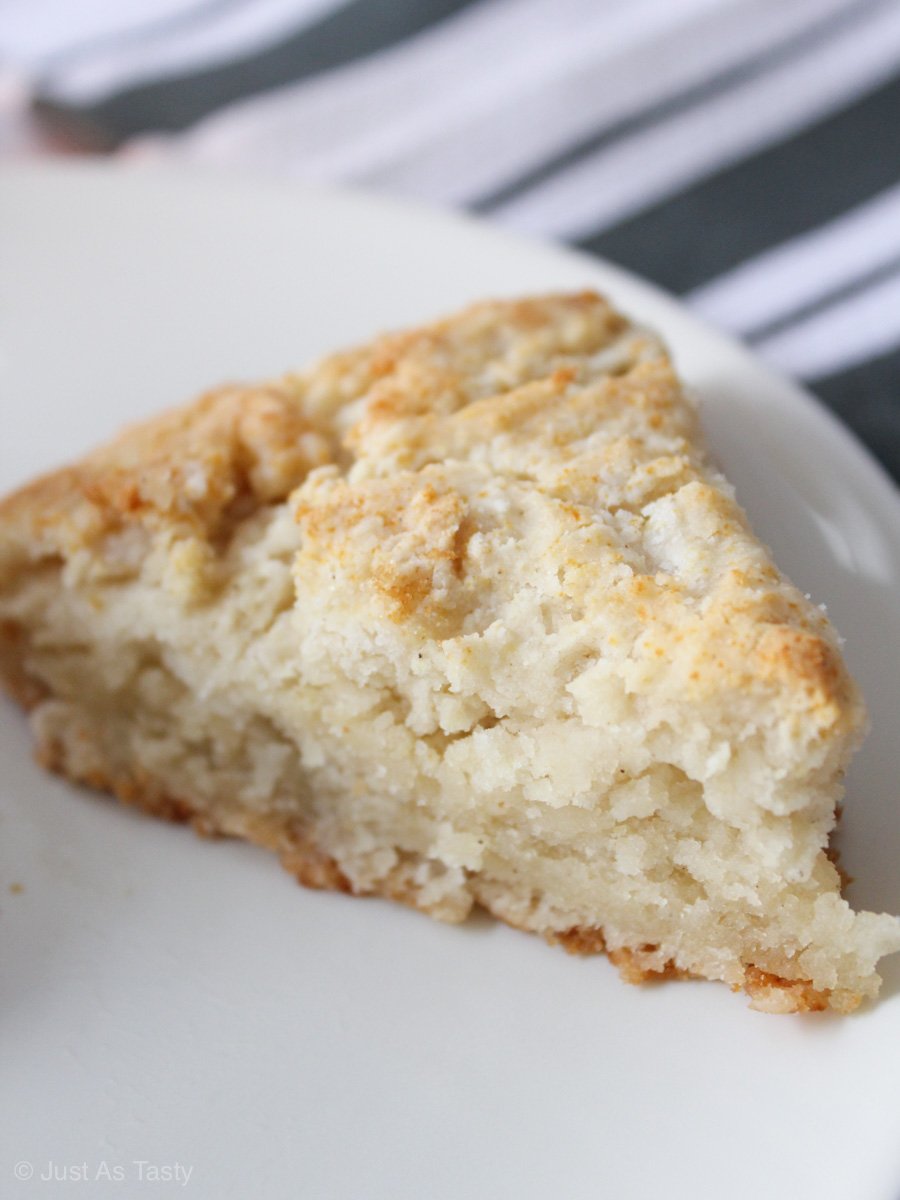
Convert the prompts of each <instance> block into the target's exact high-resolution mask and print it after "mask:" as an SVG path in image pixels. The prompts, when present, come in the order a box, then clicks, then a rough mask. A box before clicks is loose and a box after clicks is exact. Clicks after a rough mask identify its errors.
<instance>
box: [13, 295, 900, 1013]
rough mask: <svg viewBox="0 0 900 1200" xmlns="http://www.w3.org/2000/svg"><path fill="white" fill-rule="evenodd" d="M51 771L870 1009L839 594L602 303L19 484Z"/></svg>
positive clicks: (393, 886)
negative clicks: (773, 555)
mask: <svg viewBox="0 0 900 1200" xmlns="http://www.w3.org/2000/svg"><path fill="white" fill-rule="evenodd" d="M0 628H2V638H3V641H2V671H3V675H4V677H5V681H6V684H7V686H8V687H9V689H10V690H11V692H12V694H13V695H14V696H16V697H17V698H18V699H19V700H20V701H21V702H22V703H23V704H24V705H25V706H26V707H27V708H28V709H29V710H30V712H31V722H32V726H33V729H34V734H35V737H36V739H37V745H38V752H39V755H40V758H41V760H42V761H43V762H44V763H45V764H46V765H47V766H48V767H50V768H52V769H54V770H57V771H60V772H62V773H64V774H66V775H68V776H70V777H71V778H72V779H75V780H78V781H81V782H84V783H87V784H89V785H91V786H94V787H97V788H103V789H108V790H109V791H112V792H114V793H115V794H116V795H117V796H118V797H119V798H120V799H122V800H124V801H126V802H128V803H133V804H138V805H141V806H142V807H144V808H146V809H148V810H150V811H151V812H154V813H158V814H160V815H162V816H166V817H175V818H179V819H189V820H191V821H192V822H193V823H194V825H195V826H196V827H197V828H198V829H199V830H200V831H202V832H207V833H220V834H229V835H236V836H239V837H243V838H247V839H249V840H250V841H253V842H257V843H260V844H262V845H264V846H268V847H271V848H272V849H273V850H275V851H276V852H277V853H278V854H279V855H280V856H281V858H282V860H283V862H284V864H285V865H286V866H287V867H288V869H289V870H291V871H292V872H294V873H295V874H296V875H297V877H298V878H299V879H300V881H301V882H303V883H305V884H308V885H311V886H314V887H333V888H340V889H342V890H345V891H351V892H354V893H358V894H378V895H385V896H391V897H394V898H396V899H400V900H403V901H405V902H407V903H409V904H412V905H415V906H416V907H418V908H420V909H422V910H424V911H426V912H429V913H431V914H432V915H434V916H436V917H440V918H441V919H444V920H449V921H458V920H462V919H463V918H464V917H465V916H466V914H467V913H468V912H469V911H470V909H471V908H472V906H473V904H479V905H482V906H484V907H485V908H487V909H489V910H490V911H491V912H492V913H494V914H496V915H497V916H498V917H500V918H502V919H503V920H504V921H507V922H509V923H510V924H512V925H515V926H518V927H520V928H522V929H527V930H533V931H535V932H537V933H540V934H542V935H543V936H544V937H546V938H547V939H549V940H550V941H552V942H560V943H562V944H563V945H565V946H566V947H568V948H569V949H572V950H576V951H599V950H603V949H605V950H606V951H607V952H608V954H609V956H610V958H611V959H612V960H613V961H614V962H615V963H617V964H618V966H619V967H620V969H621V971H622V973H623V975H625V977H626V978H628V979H631V980H638V979H643V978H648V977H654V976H664V975H693V976H703V977H706V978H709V979H718V980H723V981H725V982H726V983H728V984H730V985H732V986H733V987H735V988H741V987H743V988H744V989H745V990H746V991H748V992H749V993H750V995H751V997H752V998H753V1003H754V1004H755V1005H756V1007H758V1008H762V1009H765V1010H768V1011H777V1012H789V1011H803V1010H812V1009H821V1008H825V1007H828V1006H830V1007H831V1008H833V1009H836V1010H838V1011H841V1012H846V1011H849V1010H850V1009H852V1008H854V1007H855V1006H856V1005H857V1004H858V1003H859V1001H860V999H861V998H863V997H871V996H874V995H875V994H876V992H877V990H878V984H879V979H878V976H877V974H876V964H877V961H878V959H879V958H880V957H881V956H882V955H884V954H886V953H889V952H891V951H895V950H897V949H900V922H898V920H897V919H896V918H894V917H890V916H883V915H875V914H872V913H866V912H862V913H854V912H853V911H852V910H851V909H850V907H849V905H848V904H847V902H846V901H845V900H844V899H843V898H842V896H841V881H840V877H839V873H838V871H837V870H836V868H835V866H834V865H833V864H832V862H831V861H830V859H829V847H828V839H829V834H830V833H831V831H832V829H833V827H834V824H835V812H836V806H837V804H838V801H839V800H840V797H841V793H842V782H841V781H842V774H843V771H844V768H845V767H846V764H847V761H848V758H849V757H850V755H851V753H852V752H853V750H854V749H855V747H856V746H857V744H858V742H859V740H860V737H861V733H862V730H863V726H864V721H865V717H864V709H863V704H862V701H861V699H860V696H859V693H858V691H857V689H856V687H855V685H854V683H853V681H852V680H851V678H850V677H849V675H848V673H847V671H846V669H845V667H844V664H843V662H842V659H841V654H840V651H839V649H838V642H837V638H836V635H835V633H834V631H833V629H832V628H831V627H830V625H829V623H828V621H827V620H826V618H825V616H824V615H823V613H822V612H821V611H820V610H819V609H818V608H816V607H815V606H814V605H813V604H812V603H810V602H809V601H808V600H807V599H805V598H804V596H803V595H801V594H800V593H799V592H798V591H797V590H796V589H795V588H794V587H793V586H791V584H790V583H788V582H787V580H786V579H785V578H784V577H783V576H782V575H780V574H779V572H778V570H777V569H776V568H775V566H774V565H773V563H772V561H771V559H770V557H769V554H768V552H767V550H766V549H765V547H764V546H762V545H761V544H760V543H759V542H758V541H757V540H756V538H755V537H754V536H753V534H752V533H751V531H750V529H749V527H748V525H747V521H746V519H745V517H744V515H743V513H742V512H741V510H740V509H739V508H738V506H737V505H736V503H735V501H734V499H733V497H732V493H731V489H730V488H729V486H728V484H727V483H726V481H725V480H724V479H723V478H722V476H721V475H720V474H719V473H718V472H717V471H716V469H715V468H714V467H713V466H712V465H711V463H710V461H709V459H708V458H707V455H706V452H705V450H704V446H703V441H702V437H701V434H700V432H699V429H698V425H697V419H696V415H695V411H694V407H693V405H692V404H691V403H690V401H689V400H688V399H687V398H686V397H685V395H684V392H683V391H682V388H681V387H680V385H679V382H678V380H677V378H676V376H675V374H674V373H673V370H672V367H671V364H670V362H669V360H668V358H667V356H666V353H665V351H664V349H663V348H662V346H661V345H660V343H659V342H658V341H657V340H656V339H655V338H654V337H652V336H650V335H649V334H647V333H646V332H643V331H641V330H639V329H637V328H635V327H634V326H633V325H631V324H629V323H628V322H627V321H626V320H625V319H624V318H623V317H622V316H620V315H618V314H617V313H616V312H615V311H614V310H613V309H611V308H610V307H609V305H608V304H607V303H606V302H605V301H604V300H602V299H601V298H600V297H598V296H596V295H594V294H591V293H586V294H579V295H563V296H548V297H542V298H537V299H530V300H523V301H519V302H503V303H486V304H482V305H478V306H475V307H473V308H470V309H468V310H467V311H465V312H463V313H461V314H460V315H457V316H454V317H452V318H450V319H448V320H446V321H443V322H440V323H437V324H434V325H431V326H428V327H426V328H423V329H419V330H415V331H412V332H408V333H401V334H397V335H393V336H387V337H383V338H381V339H379V340H377V341H375V342H373V343H372V344H371V345H369V346H365V347H363V348H362V349H357V350H353V351H350V352H349V353H345V354H338V355H335V356H333V357H331V358H328V359H326V360H325V361H324V362H322V363H321V364H319V365H318V366H316V367H314V368H312V369H311V370H310V371H308V372H307V373H305V374H302V375H299V376H296V377H289V378H287V379H284V380H282V381H280V382H276V383H273V384H270V385H267V386H260V387H248V388H227V389H223V390H220V391H217V392H213V393H211V394H209V395H207V396H204V397H203V398H202V399H200V400H198V401H197V402H196V403H194V404H192V405H190V406H188V407H187V408H184V409H182V410H180V411H177V412H174V413H170V414H168V415H165V416H162V417H160V418H158V419H156V420H154V421H151V422H149V423H147V424H144V425H141V426H138V427H136V428H133V429H131V430H129V431H127V432H126V433H125V434H123V435H122V436H120V437H119V439H118V440H117V441H115V442H113V443H112V444H111V445H110V446H108V447H106V448H104V449H101V450H99V451H97V452H96V453H94V454H91V455H90V456H89V457H87V458H86V459H84V460H83V461H82V462H80V463H78V464H77V465H75V466H73V467H71V468H69V469H66V470H62V471H59V472H57V473H56V474H53V475H50V476H48V477H46V478H44V479H41V480H38V481H37V482H36V483H34V484H32V485H31V486H29V487H27V488H25V489H24V490H23V491H20V492H18V493H17V494H15V495H13V496H12V497H10V498H8V499H7V500H6V501H4V502H3V504H2V506H0Z"/></svg>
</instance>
